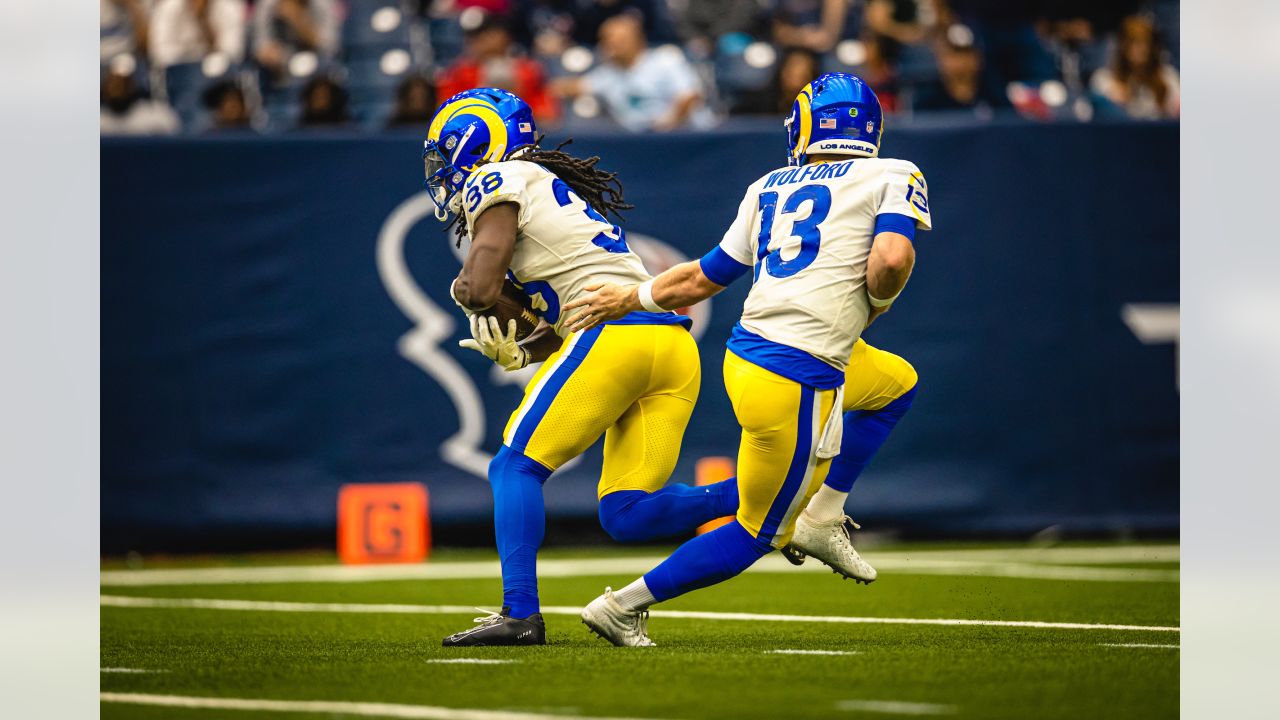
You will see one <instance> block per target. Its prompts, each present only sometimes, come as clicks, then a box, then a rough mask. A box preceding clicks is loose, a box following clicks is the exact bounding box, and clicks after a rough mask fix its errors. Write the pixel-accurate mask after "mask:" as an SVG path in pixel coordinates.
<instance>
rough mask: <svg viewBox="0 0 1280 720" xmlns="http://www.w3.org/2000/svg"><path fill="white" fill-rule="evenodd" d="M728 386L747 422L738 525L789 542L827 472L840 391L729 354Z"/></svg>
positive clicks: (743, 422) (726, 365)
mask: <svg viewBox="0 0 1280 720" xmlns="http://www.w3.org/2000/svg"><path fill="white" fill-rule="evenodd" d="M724 386H725V389H726V390H728V392H729V402H731V403H732V404H733V412H734V414H735V415H737V417H738V424H739V425H741V426H742V440H741V442H740V443H739V445H738V517H737V520H738V523H739V524H741V525H742V526H743V527H744V528H746V529H747V531H748V532H750V533H751V534H752V535H753V536H755V537H757V538H759V539H761V540H764V541H766V542H769V543H771V544H772V545H773V546H774V547H782V546H783V545H786V544H787V543H788V542H790V540H791V535H792V533H794V532H795V524H796V516H797V514H798V513H799V512H800V510H802V509H803V508H804V507H805V505H807V504H808V502H809V498H810V497H811V496H812V495H813V493H815V492H817V490H818V488H819V487H820V486H821V485H822V481H823V480H825V479H826V477H827V470H828V469H830V466H831V460H829V459H827V460H820V459H818V456H817V449H818V439H819V438H820V437H821V435H822V428H823V426H824V424H825V423H826V420H827V418H828V416H829V415H830V413H831V406H832V404H833V403H834V402H835V397H836V391H835V390H816V389H814V388H812V387H809V386H806V385H801V384H800V383H798V382H795V381H794V380H788V379H787V378H784V377H782V376H781V375H778V374H776V373H773V372H770V371H768V370H765V369H764V368H762V367H760V366H759V365H756V364H755V363H751V362H748V361H746V360H743V359H742V358H740V357H738V356H737V355H735V354H734V353H733V352H732V351H726V352H725V356H724Z"/></svg>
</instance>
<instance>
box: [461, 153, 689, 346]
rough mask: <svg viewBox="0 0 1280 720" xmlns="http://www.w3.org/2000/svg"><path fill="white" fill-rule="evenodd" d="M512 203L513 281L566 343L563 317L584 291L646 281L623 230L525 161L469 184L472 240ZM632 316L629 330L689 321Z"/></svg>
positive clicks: (466, 208)
mask: <svg viewBox="0 0 1280 720" xmlns="http://www.w3.org/2000/svg"><path fill="white" fill-rule="evenodd" d="M508 202H509V203H515V204H516V205H519V206H520V212H519V220H518V228H519V230H518V234H517V236H516V247H515V254H514V255H513V256H512V258H511V268H510V274H511V276H512V278H511V279H512V281H513V282H515V283H516V284H517V285H519V286H521V287H522V288H523V289H524V291H525V293H526V294H527V295H528V296H529V298H530V300H531V301H532V303H533V307H534V310H535V311H537V312H538V313H539V314H540V315H541V316H542V318H543V319H544V320H546V321H547V323H549V324H550V325H551V326H552V327H554V328H555V331H556V332H557V333H559V334H560V335H561V336H565V335H566V332H565V330H564V329H563V321H564V314H563V313H562V312H561V310H560V309H561V307H563V306H564V304H565V303H568V302H571V301H572V300H574V299H575V298H577V297H579V296H580V295H582V294H583V293H584V292H585V290H584V289H583V288H584V287H585V286H587V285H592V284H595V283H604V282H612V283H617V284H619V285H634V284H636V283H641V282H644V281H645V280H648V279H649V277H650V276H649V273H648V272H647V271H646V270H645V267H644V264H643V263H642V262H641V261H640V258H639V256H637V255H636V254H635V253H634V252H631V250H630V248H628V247H627V241H626V235H625V233H624V232H623V230H622V228H620V227H618V226H616V225H611V224H609V222H608V221H607V220H605V218H604V217H603V216H602V215H601V214H600V213H599V212H597V211H596V210H595V209H594V208H592V207H591V206H589V205H587V203H586V202H585V201H584V200H583V199H582V198H580V197H579V196H578V194H577V193H575V192H574V191H573V190H572V189H571V188H570V187H569V185H568V184H567V183H565V182H564V181H563V180H561V179H560V178H558V177H556V176H555V174H553V173H552V172H550V171H549V170H547V169H546V168H544V167H542V166H541V165H537V164H535V163H531V162H527V161H524V160H507V161H504V162H499V163H492V164H488V165H482V166H480V167H479V168H477V169H476V171H475V172H474V173H472V175H471V177H469V178H468V179H467V182H466V185H465V186H464V187H463V189H462V210H463V214H464V220H465V221H466V223H467V232H468V235H470V234H471V233H472V232H473V231H474V228H475V221H476V218H478V217H480V215H481V214H482V213H483V212H484V211H485V210H488V209H489V208H490V207H493V206H494V205H496V204H498V203H508ZM633 315H636V316H638V317H635V318H631V316H628V318H631V320H630V321H631V322H637V323H639V322H642V323H643V324H664V323H667V322H670V323H673V324H674V323H679V322H682V321H683V320H684V319H683V318H682V317H681V316H679V315H676V314H675V313H669V314H657V313H633ZM668 315H669V317H668ZM639 316H643V317H639ZM628 318H623V320H621V321H618V322H622V323H626V322H628Z"/></svg>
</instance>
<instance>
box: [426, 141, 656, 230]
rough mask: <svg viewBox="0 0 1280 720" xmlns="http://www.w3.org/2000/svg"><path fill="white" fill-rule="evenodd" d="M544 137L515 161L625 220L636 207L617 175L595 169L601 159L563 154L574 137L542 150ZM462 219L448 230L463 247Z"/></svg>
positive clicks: (455, 217)
mask: <svg viewBox="0 0 1280 720" xmlns="http://www.w3.org/2000/svg"><path fill="white" fill-rule="evenodd" d="M543 137H545V136H540V137H539V138H538V139H537V140H535V141H534V143H533V146H532V147H529V148H528V149H526V150H525V151H524V152H523V153H519V154H518V155H517V157H515V158H512V159H518V160H526V161H528V162H531V163H537V164H538V165H541V166H542V167H544V168H546V169H547V170H550V171H551V172H552V173H554V174H555V176H556V177H558V178H560V179H561V180H563V181H564V182H565V184H566V185H568V186H569V188H570V189H572V190H573V191H574V192H575V193H577V194H578V196H579V197H581V198H582V199H583V200H584V201H586V203H587V205H590V206H591V207H593V208H595V210H596V211H597V212H599V213H600V214H602V215H604V216H605V217H608V216H609V215H610V213H612V214H613V215H614V217H617V218H618V219H619V220H622V219H623V218H622V211H623V210H630V209H631V208H633V207H635V206H634V205H631V204H628V203H627V202H626V201H624V200H623V199H622V181H621V180H619V179H618V173H614V172H608V171H606V170H601V169H600V168H598V167H596V163H598V162H600V158H599V156H595V155H593V156H591V157H589V158H585V159H584V158H577V157H574V156H572V155H570V154H569V153H567V152H563V151H562V150H561V148H563V147H564V146H565V145H568V144H569V143H571V142H573V138H569V139H568V140H565V141H564V142H562V143H560V144H559V145H557V146H556V147H555V149H554V150H543V149H542V148H541V147H540V144H541V143H542V139H543ZM461 220H462V215H461V214H459V215H456V216H454V218H453V221H452V222H451V223H450V224H449V226H446V229H447V228H448V227H452V228H453V232H454V234H455V235H456V236H457V243H458V246H459V247H461V246H462V239H463V238H464V237H466V235H467V224H466V223H465V222H461Z"/></svg>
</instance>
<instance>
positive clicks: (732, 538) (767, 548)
mask: <svg viewBox="0 0 1280 720" xmlns="http://www.w3.org/2000/svg"><path fill="white" fill-rule="evenodd" d="M772 550H773V546H772V545H770V544H769V543H768V542H766V541H764V540H761V539H759V538H757V537H755V536H753V535H752V534H751V533H749V532H747V529H746V528H744V527H742V525H740V524H738V521H737V520H734V521H733V522H731V523H729V524H727V525H722V526H721V527H718V528H716V529H715V530H712V531H711V532H709V533H707V534H705V535H699V536H698V537H696V538H694V539H692V540H690V541H689V542H687V543H685V544H683V545H681V546H680V547H678V548H676V551H675V552H674V553H672V554H671V557H669V558H667V559H666V560H663V561H662V564H660V565H658V567H656V568H654V569H652V570H650V571H649V572H648V573H646V574H645V576H644V584H645V585H647V586H648V587H649V592H651V593H653V596H654V597H655V598H657V599H658V600H659V601H663V600H670V599H671V598H673V597H676V596H679V595H683V594H685V593H687V592H690V591H692V590H697V589H699V588H704V587H708V586H710V585H715V584H716V583H719V582H724V581H725V580H728V579H729V578H731V577H734V576H735V575H737V574H738V573H741V572H742V571H743V570H746V569H747V568H749V567H751V566H752V564H754V563H755V561H756V560H759V559H760V558H762V557H764V556H765V555H768V554H769V553H770V552H771V551H772Z"/></svg>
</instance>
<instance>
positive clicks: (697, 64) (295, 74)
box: [100, 0, 1179, 134]
mask: <svg viewBox="0 0 1280 720" xmlns="http://www.w3.org/2000/svg"><path fill="white" fill-rule="evenodd" d="M100 2H101V75H102V89H101V131H102V133H103V134H173V133H210V132H219V133H226V132H240V133H258V132H261V133H278V132H289V131H305V130H308V129H316V128H319V129H333V128H335V127H350V128H354V129H362V130H365V131H369V132H377V131H383V130H386V129H395V128H411V129H413V130H415V131H417V132H419V133H420V132H422V131H423V130H424V126H425V123H426V122H427V121H428V120H429V118H430V116H431V114H432V112H433V111H434V109H435V107H436V105H437V102H438V101H442V100H444V99H445V98H447V97H449V96H450V95H452V94H454V93H456V92H460V91H462V90H466V89H469V88H472V87H477V86H497V87H504V88H507V89H509V90H512V91H513V92H516V93H518V94H519V95H520V96H522V97H523V98H525V99H526V100H527V101H528V102H529V103H530V105H532V106H533V108H534V112H535V113H536V115H537V117H538V120H539V122H540V124H541V126H542V128H543V129H555V128H563V129H569V130H574V129H581V128H619V127H620V128H625V129H626V130H628V131H634V132H646V131H665V130H672V129H676V128H693V129H705V128H710V127H715V126H721V127H723V126H726V125H729V126H731V125H733V124H734V123H743V122H746V121H744V120H741V119H740V118H742V117H744V116H753V115H754V116H769V117H771V118H772V119H773V120H774V121H776V120H777V118H778V117H780V116H781V115H782V114H785V113H786V112H789V111H790V107H791V102H792V100H793V99H794V97H795V95H796V93H797V92H798V91H799V89H800V87H801V86H802V85H803V84H805V83H807V82H808V81H809V80H811V79H812V78H813V77H814V76H816V75H818V74H819V73H821V72H823V71H837V70H838V71H846V72H855V73H857V74H858V75H860V76H862V77H863V78H864V79H866V80H867V81H868V82H869V83H870V84H871V85H872V86H873V87H874V88H875V89H876V91H877V93H878V94H879V96H880V99H881V101H882V102H883V104H884V106H885V109H886V111H888V112H889V113H891V114H892V115H893V116H894V117H896V118H900V119H903V120H907V121H914V120H917V119H926V118H935V117H965V118H972V119H976V120H978V121H982V120H987V119H991V118H995V117H1000V116H1004V115H1008V116H1013V117H1021V118H1026V119H1029V120H1032V121H1046V120H1071V121H1089V120H1091V119H1094V118H1103V117H1131V118H1135V119H1163V118H1176V117H1177V116H1178V109H1179V93H1178V71H1177V67H1178V52H1177V47H1178V3H1177V1H1176V0H1172V1H1170V0H1154V1H1152V0H1146V1H1143V0H1019V1H1016V2H1008V1H1007V0H100Z"/></svg>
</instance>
